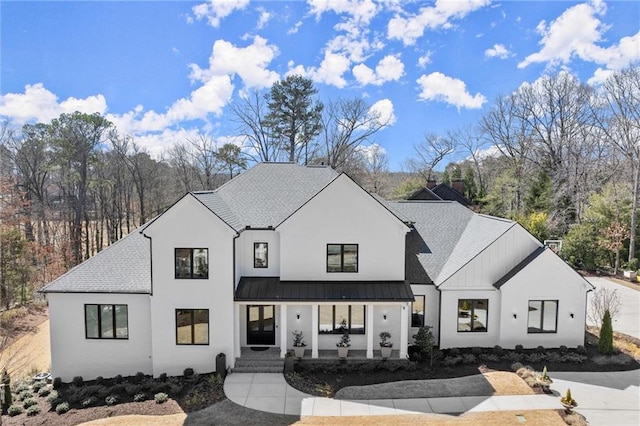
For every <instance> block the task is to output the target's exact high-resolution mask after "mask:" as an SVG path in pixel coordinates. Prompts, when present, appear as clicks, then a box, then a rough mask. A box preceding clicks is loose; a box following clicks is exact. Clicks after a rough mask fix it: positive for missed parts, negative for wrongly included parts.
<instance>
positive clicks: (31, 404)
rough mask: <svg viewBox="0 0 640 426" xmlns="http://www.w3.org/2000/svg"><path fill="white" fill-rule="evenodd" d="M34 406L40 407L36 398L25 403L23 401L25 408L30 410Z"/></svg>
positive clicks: (28, 399) (26, 400)
mask: <svg viewBox="0 0 640 426" xmlns="http://www.w3.org/2000/svg"><path fill="white" fill-rule="evenodd" d="M33 405H38V400H37V399H35V398H27V399H25V400H24V401H22V406H23V407H24V408H29V407H31V406H33Z"/></svg>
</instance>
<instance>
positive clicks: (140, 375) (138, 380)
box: [131, 371, 145, 384]
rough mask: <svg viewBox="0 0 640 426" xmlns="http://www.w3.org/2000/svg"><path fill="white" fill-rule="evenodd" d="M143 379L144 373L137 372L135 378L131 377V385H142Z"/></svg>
mask: <svg viewBox="0 0 640 426" xmlns="http://www.w3.org/2000/svg"><path fill="white" fill-rule="evenodd" d="M144 377H145V376H144V373H143V372H141V371H138V372H137V373H136V375H135V376H133V379H132V380H131V381H132V382H133V383H137V384H140V383H142V381H143V380H144Z"/></svg>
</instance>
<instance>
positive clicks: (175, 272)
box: [173, 247, 209, 280]
mask: <svg viewBox="0 0 640 426" xmlns="http://www.w3.org/2000/svg"><path fill="white" fill-rule="evenodd" d="M178 250H189V251H190V255H189V262H190V264H189V276H188V277H186V276H178V265H177V264H176V261H177V259H178ZM195 250H205V251H206V254H207V273H206V276H204V277H198V276H194V274H193V259H194V256H193V253H194V251H195ZM173 273H174V278H175V279H176V280H207V279H209V248H207V247H176V248H175V249H174V251H173Z"/></svg>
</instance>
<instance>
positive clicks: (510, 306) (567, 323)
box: [499, 250, 588, 348]
mask: <svg viewBox="0 0 640 426" xmlns="http://www.w3.org/2000/svg"><path fill="white" fill-rule="evenodd" d="M587 285H588V284H587V283H586V282H585V281H584V280H583V279H582V277H580V276H579V275H578V274H577V273H576V272H575V271H573V270H572V269H571V268H570V267H569V266H568V265H567V264H566V263H564V262H563V261H562V260H561V259H560V258H559V257H558V256H556V255H555V254H554V253H553V252H551V250H545V251H544V252H543V253H542V254H541V255H540V256H538V257H537V258H536V259H535V260H534V261H533V262H532V263H530V264H529V265H528V266H527V267H525V268H524V269H523V270H522V271H520V273H518V274H517V275H516V276H515V277H513V278H512V279H511V280H509V281H508V282H507V283H505V284H504V285H503V286H502V288H501V292H502V305H503V307H504V309H503V310H502V313H501V316H502V318H501V332H500V341H499V344H500V345H501V346H502V347H504V348H513V347H515V345H518V344H521V345H523V346H524V347H525V348H535V347H537V346H539V345H542V346H544V347H548V348H554V347H559V346H561V345H565V346H567V347H576V346H578V345H582V344H584V329H585V316H586V312H585V308H586V290H587V288H588V287H587ZM529 300H558V327H557V332H556V333H531V334H529V333H527V323H528V309H529ZM514 314H515V315H516V318H513V315H514ZM571 314H573V318H572V317H571Z"/></svg>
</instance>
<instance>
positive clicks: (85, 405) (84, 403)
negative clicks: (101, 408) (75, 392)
mask: <svg viewBox="0 0 640 426" xmlns="http://www.w3.org/2000/svg"><path fill="white" fill-rule="evenodd" d="M97 402H98V398H96V397H95V396H90V397H89V398H87V399H85V400H83V401H82V408H89V407H93V406H94V405H96V403H97Z"/></svg>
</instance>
